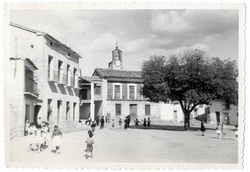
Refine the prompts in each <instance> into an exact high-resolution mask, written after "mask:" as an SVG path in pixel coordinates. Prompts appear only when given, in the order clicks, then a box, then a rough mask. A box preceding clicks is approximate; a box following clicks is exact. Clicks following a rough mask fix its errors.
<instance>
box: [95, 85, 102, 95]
mask: <svg viewBox="0 0 250 172" xmlns="http://www.w3.org/2000/svg"><path fill="white" fill-rule="evenodd" d="M95 95H101V86H96V87H95Z"/></svg>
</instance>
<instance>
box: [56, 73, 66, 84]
mask: <svg viewBox="0 0 250 172" xmlns="http://www.w3.org/2000/svg"><path fill="white" fill-rule="evenodd" d="M58 78H59V81H58V85H66V83H67V81H66V80H67V76H66V75H64V74H59V75H58Z"/></svg>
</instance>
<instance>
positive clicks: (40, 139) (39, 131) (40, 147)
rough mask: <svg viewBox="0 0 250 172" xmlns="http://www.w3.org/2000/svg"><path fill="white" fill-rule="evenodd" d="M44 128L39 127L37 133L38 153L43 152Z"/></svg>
mask: <svg viewBox="0 0 250 172" xmlns="http://www.w3.org/2000/svg"><path fill="white" fill-rule="evenodd" d="M41 129H42V127H41V125H37V131H36V145H37V148H38V149H37V152H38V153H39V152H41V151H42V144H43V136H42V130H41Z"/></svg>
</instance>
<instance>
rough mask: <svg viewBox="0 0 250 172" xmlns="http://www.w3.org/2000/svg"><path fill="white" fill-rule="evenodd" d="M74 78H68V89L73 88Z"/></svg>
mask: <svg viewBox="0 0 250 172" xmlns="http://www.w3.org/2000/svg"><path fill="white" fill-rule="evenodd" d="M72 80H73V77H67V87H73V81H72Z"/></svg>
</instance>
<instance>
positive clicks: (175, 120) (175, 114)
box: [174, 110, 178, 122]
mask: <svg viewBox="0 0 250 172" xmlns="http://www.w3.org/2000/svg"><path fill="white" fill-rule="evenodd" d="M177 119H178V117H177V110H174V122H177Z"/></svg>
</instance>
